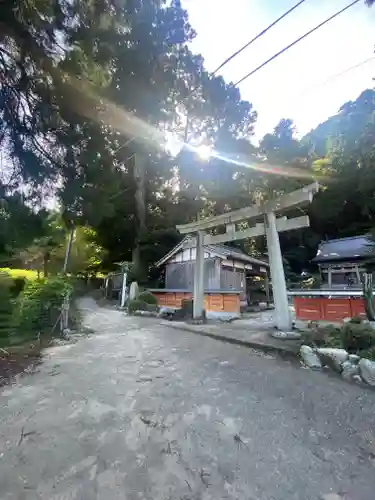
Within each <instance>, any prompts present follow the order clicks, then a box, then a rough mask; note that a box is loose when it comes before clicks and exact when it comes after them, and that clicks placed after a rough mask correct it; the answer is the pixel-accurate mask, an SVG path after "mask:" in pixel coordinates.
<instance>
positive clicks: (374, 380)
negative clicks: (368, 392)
mask: <svg viewBox="0 0 375 500" xmlns="http://www.w3.org/2000/svg"><path fill="white" fill-rule="evenodd" d="M359 370H360V374H361V377H362V378H363V380H364V381H365V382H366V383H367V384H368V385H371V386H372V387H375V362H374V361H370V360H369V359H365V358H361V359H360V360H359Z"/></svg>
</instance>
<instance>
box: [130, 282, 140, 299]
mask: <svg viewBox="0 0 375 500" xmlns="http://www.w3.org/2000/svg"><path fill="white" fill-rule="evenodd" d="M138 295H139V287H138V283H137V282H136V281H133V283H132V284H131V285H130V289H129V299H130V300H133V299H136V298H137V297H138Z"/></svg>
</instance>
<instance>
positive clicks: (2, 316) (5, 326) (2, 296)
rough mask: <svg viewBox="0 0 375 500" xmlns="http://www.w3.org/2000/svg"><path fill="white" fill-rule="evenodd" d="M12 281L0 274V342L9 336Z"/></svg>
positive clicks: (4, 274) (12, 305) (11, 311)
mask: <svg viewBox="0 0 375 500" xmlns="http://www.w3.org/2000/svg"><path fill="white" fill-rule="evenodd" d="M11 288H12V279H11V278H10V276H8V275H7V274H6V273H2V272H0V342H1V343H3V341H4V338H7V337H8V336H9V334H10V330H11V325H12V314H13V307H14V304H13V301H12V294H11Z"/></svg>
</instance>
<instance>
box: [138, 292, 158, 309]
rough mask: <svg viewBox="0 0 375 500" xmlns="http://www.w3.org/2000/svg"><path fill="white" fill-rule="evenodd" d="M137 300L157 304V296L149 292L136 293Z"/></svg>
mask: <svg viewBox="0 0 375 500" xmlns="http://www.w3.org/2000/svg"><path fill="white" fill-rule="evenodd" d="M138 300H142V301H143V302H146V304H151V305H153V306H157V305H158V301H157V298H156V297H155V296H154V295H152V293H151V292H147V291H145V292H142V293H140V294H139V295H138Z"/></svg>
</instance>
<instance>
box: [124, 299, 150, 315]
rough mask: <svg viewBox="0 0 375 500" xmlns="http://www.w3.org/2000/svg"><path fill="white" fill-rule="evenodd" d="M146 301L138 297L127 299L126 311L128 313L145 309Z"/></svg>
mask: <svg viewBox="0 0 375 500" xmlns="http://www.w3.org/2000/svg"><path fill="white" fill-rule="evenodd" d="M147 306H148V304H147V302H144V301H143V300H140V299H133V300H129V303H128V313H129V314H134V313H135V311H147V310H148V309H147Z"/></svg>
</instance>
